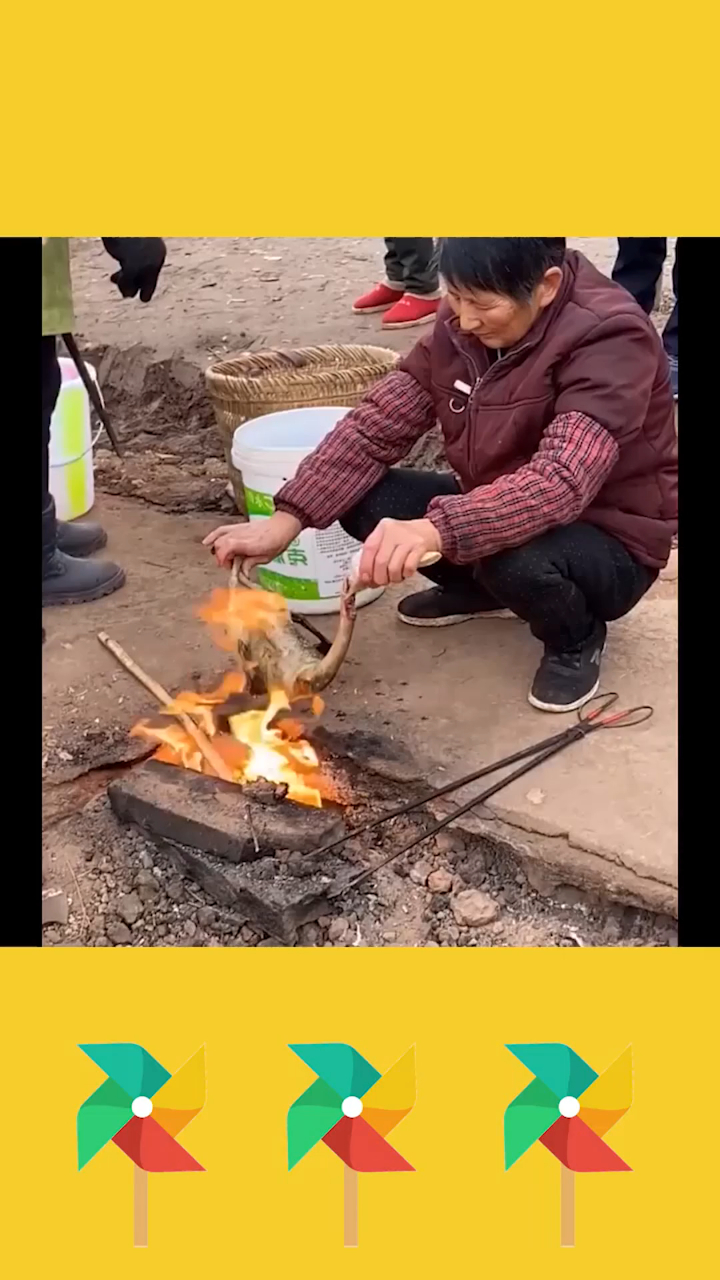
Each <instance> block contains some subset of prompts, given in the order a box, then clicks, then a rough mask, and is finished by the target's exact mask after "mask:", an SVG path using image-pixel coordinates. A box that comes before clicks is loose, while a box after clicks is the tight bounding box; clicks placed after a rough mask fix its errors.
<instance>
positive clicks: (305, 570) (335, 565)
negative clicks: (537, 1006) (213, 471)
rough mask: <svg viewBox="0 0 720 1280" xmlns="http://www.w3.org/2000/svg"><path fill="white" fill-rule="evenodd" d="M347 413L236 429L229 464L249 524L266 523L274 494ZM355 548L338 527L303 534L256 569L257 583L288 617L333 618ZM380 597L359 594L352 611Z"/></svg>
mask: <svg viewBox="0 0 720 1280" xmlns="http://www.w3.org/2000/svg"><path fill="white" fill-rule="evenodd" d="M349 412H350V410H349V409H340V408H313V409H286V410H284V411H283V412H282V413H268V414H265V416H264V417H261V418H254V419H253V420H252V421H251V422H247V423H245V424H244V425H243V426H240V427H238V428H237V430H236V432H235V434H234V436H233V443H232V461H233V466H235V467H237V469H238V471H240V472H241V474H242V478H243V486H244V489H245V501H246V503H247V513H248V516H249V518H250V520H267V518H268V516H271V515H272V514H273V512H274V510H275V504H274V502H273V498H274V496H275V494H276V493H277V492H278V490H279V489H281V488H282V486H283V485H284V484H285V483H286V482H287V481H288V480H291V479H292V478H293V476H294V475H295V472H296V471H297V469H298V467H299V465H300V463H301V462H302V460H303V458H306V457H307V455H308V454H309V453H312V451H313V449H315V448H316V447H317V445H319V444H320V442H321V440H323V439H324V438H325V436H326V435H327V434H328V432H330V431H332V428H333V427H334V426H335V424H336V423H338V422H339V421H340V419H341V418H344V417H345V414H346V413H349ZM359 546H360V544H359V543H358V542H356V541H355V539H354V538H350V537H348V535H347V534H346V533H345V531H344V530H343V529H341V527H340V525H339V524H333V525H331V526H330V528H329V529H305V530H303V532H302V533H301V534H300V536H299V537H298V538H296V539H295V541H294V542H293V543H291V545H290V546H289V547H288V549H287V551H286V552H285V553H284V554H283V555H282V556H278V557H277V559H275V560H273V561H272V562H271V563H270V564H269V565H267V566H260V567H259V568H258V569H257V571H256V572H257V578H258V582H259V584H260V586H262V587H264V588H265V590H267V591H277V592H278V593H279V594H280V595H282V596H283V597H284V598H285V599H286V600H287V602H288V607H289V609H290V611H291V613H304V614H315V613H337V612H338V611H339V609H340V590H341V587H342V583H343V580H344V579H345V578H346V577H347V576H348V575H349V573H350V567H351V562H352V559H353V556H354V555H355V554H356V553H357V551H358V549H359ZM382 592H383V588H382V587H373V588H370V589H369V590H366V591H361V592H359V594H358V596H357V604H358V606H359V607H361V606H362V605H365V604H369V603H370V601H371V600H376V599H377V597H378V596H380V595H382Z"/></svg>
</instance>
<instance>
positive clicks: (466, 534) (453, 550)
mask: <svg viewBox="0 0 720 1280" xmlns="http://www.w3.org/2000/svg"><path fill="white" fill-rule="evenodd" d="M618 453H619V450H618V446H617V443H616V441H615V440H614V438H613V437H612V436H611V435H610V432H609V431H606V430H605V428H604V427H601V426H600V425H599V423H597V422H595V421H594V420H593V419H592V418H588V417H587V416H586V415H585V414H584V413H561V414H559V415H558V416H557V417H556V418H553V420H552V422H551V423H550V425H549V426H548V427H547V428H546V430H545V432H544V433H543V436H542V439H541V441H540V445H539V447H538V450H537V453H535V454H534V456H533V457H532V458H531V459H530V461H529V462H528V463H526V464H525V466H523V467H520V468H519V469H518V470H517V471H514V472H513V473H512V474H511V475H507V476H499V478H498V479H497V480H494V481H493V483H492V484H486V485H479V486H478V488H476V489H472V490H471V491H470V492H469V493H463V494H459V495H458V496H457V497H454V496H452V497H443V498H433V500H432V502H431V503H430V505H429V507H428V510H427V518H428V520H430V521H432V523H433V524H434V525H435V528H436V529H437V530H438V533H439V534H440V537H441V538H442V549H443V554H444V555H445V556H446V558H447V559H448V560H450V561H452V563H453V564H471V563H473V561H475V560H481V559H483V557H485V556H491V555H494V554H495V552H497V551H502V550H503V549H504V548H505V547H517V546H520V545H521V544H522V543H523V542H529V541H530V539H531V538H536V537H538V535H539V534H541V533H545V531H546V530H547V529H552V528H554V527H555V526H557V525H564V524H571V523H572V521H573V520H577V519H578V517H579V516H580V515H581V514H582V512H583V511H584V510H585V508H586V507H588V506H589V505H590V503H591V502H592V500H593V498H595V496H596V495H597V493H598V492H599V490H600V489H601V487H602V485H603V484H604V483H605V480H606V479H607V477H608V475H609V474H610V472H611V471H612V469H613V467H614V466H615V463H616V462H617V458H618Z"/></svg>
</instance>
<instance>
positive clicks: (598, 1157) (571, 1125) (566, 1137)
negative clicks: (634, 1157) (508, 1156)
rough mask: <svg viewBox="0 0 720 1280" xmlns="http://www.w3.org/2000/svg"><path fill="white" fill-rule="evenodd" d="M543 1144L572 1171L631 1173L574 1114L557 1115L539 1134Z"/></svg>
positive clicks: (627, 1166) (626, 1165)
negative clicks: (541, 1133)
mask: <svg viewBox="0 0 720 1280" xmlns="http://www.w3.org/2000/svg"><path fill="white" fill-rule="evenodd" d="M540 1142H542V1144H543V1146H544V1147H547V1149H548V1151H551V1152H552V1154H553V1155H554V1156H555V1157H556V1159H558V1160H560V1162H561V1163H562V1164H564V1165H565V1167H566V1169H572V1171H573V1173H619V1172H621V1171H623V1170H625V1171H626V1172H628V1173H631V1172H632V1170H631V1168H630V1165H629V1164H625V1161H624V1160H621V1159H620V1157H619V1156H618V1155H616V1154H615V1152H614V1151H613V1149H612V1147H609V1146H608V1145H607V1143H606V1142H603V1140H602V1138H599V1137H598V1136H597V1134H596V1133H593V1131H592V1129H589V1128H588V1126H587V1125H586V1124H585V1123H584V1121H582V1120H580V1119H579V1118H578V1116H572V1117H568V1116H560V1117H559V1119H558V1120H556V1121H555V1123H554V1125H551V1127H550V1128H549V1129H547V1130H546V1132H545V1133H544V1134H543V1135H542V1137H541V1138H540Z"/></svg>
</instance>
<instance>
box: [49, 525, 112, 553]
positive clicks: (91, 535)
mask: <svg viewBox="0 0 720 1280" xmlns="http://www.w3.org/2000/svg"><path fill="white" fill-rule="evenodd" d="M106 543H107V534H106V532H105V530H104V529H101V527H100V525H99V524H92V523H91V522H90V521H89V520H86V521H81V520H79V521H75V520H73V522H72V524H69V523H67V522H66V521H65V520H58V521H57V534H56V541H55V545H56V547H57V549H58V551H64V552H65V555H66V556H80V557H82V556H91V555H92V554H93V551H100V550H101V548H102V547H104V546H105V544H106Z"/></svg>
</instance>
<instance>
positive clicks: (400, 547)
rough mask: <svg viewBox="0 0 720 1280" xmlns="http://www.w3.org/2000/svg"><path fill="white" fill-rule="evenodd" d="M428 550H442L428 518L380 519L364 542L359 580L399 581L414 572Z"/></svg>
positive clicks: (366, 582)
mask: <svg viewBox="0 0 720 1280" xmlns="http://www.w3.org/2000/svg"><path fill="white" fill-rule="evenodd" d="M428 551H442V543H441V539H440V534H439V533H438V531H437V529H436V528H435V525H434V524H432V523H431V522H430V521H429V520H381V521H380V523H379V524H378V526H377V528H375V529H374V530H373V532H372V533H371V534H370V537H369V538H367V539H366V541H365V545H364V547H363V552H362V555H361V557H360V567H359V577H360V581H361V582H362V583H363V584H364V585H365V586H370V585H375V586H378V587H386V586H387V585H388V583H389V582H402V581H403V579H404V578H411V577H412V575H413V574H414V573H417V569H418V566H419V564H420V561H421V560H422V558H423V556H424V555H426V554H427V552H428Z"/></svg>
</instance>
